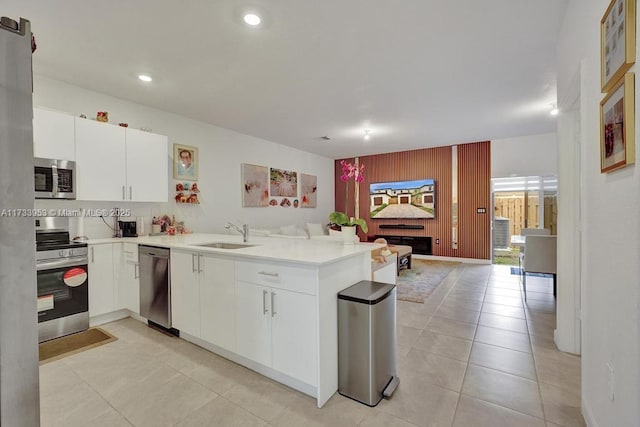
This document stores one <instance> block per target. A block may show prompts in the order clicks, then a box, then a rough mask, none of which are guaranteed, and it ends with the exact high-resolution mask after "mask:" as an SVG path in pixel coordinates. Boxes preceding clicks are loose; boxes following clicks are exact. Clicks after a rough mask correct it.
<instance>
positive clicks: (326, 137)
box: [320, 135, 331, 141]
mask: <svg viewBox="0 0 640 427" xmlns="http://www.w3.org/2000/svg"><path fill="white" fill-rule="evenodd" d="M320 139H322V140H324V141H331V137H330V136H327V135H325V136H321V137H320Z"/></svg>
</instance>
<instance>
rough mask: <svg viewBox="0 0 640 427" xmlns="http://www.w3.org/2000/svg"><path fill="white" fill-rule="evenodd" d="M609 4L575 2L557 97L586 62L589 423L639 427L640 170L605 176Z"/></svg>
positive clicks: (604, 0)
mask: <svg viewBox="0 0 640 427" xmlns="http://www.w3.org/2000/svg"><path fill="white" fill-rule="evenodd" d="M608 4H609V0H571V2H570V3H569V6H568V8H567V10H566V12H565V18H564V23H563V28H562V31H561V34H560V39H559V45H558V52H557V57H558V98H559V99H563V98H564V97H565V96H566V95H565V94H566V93H567V92H568V91H570V90H571V87H572V82H573V80H574V76H575V75H576V74H577V73H578V71H579V70H580V66H581V61H582V85H581V86H582V88H581V93H580V101H581V105H582V108H581V118H580V121H581V123H582V143H581V146H582V147H583V155H582V182H583V191H582V193H581V197H582V199H583V206H584V207H585V209H584V212H583V219H584V224H583V241H584V248H585V250H584V253H583V259H582V263H583V266H584V267H583V271H584V274H583V277H582V279H583V282H582V307H583V309H582V318H583V322H582V331H583V334H582V340H583V342H582V345H583V346H582V402H583V413H584V415H585V419H586V420H587V423H588V424H589V425H591V426H600V427H608V426H637V425H640V413H639V410H640V409H639V406H638V402H639V401H640V391H639V383H640V376H639V375H640V373H639V372H640V370H639V363H640V355H639V325H638V305H639V298H638V297H639V293H638V287H639V278H640V274H639V273H640V271H639V266H640V263H639V262H638V259H640V253H639V252H640V251H639V250H638V249H639V245H638V242H639V237H640V222H639V221H638V208H639V206H638V205H639V203H638V202H639V200H640V178H639V176H638V171H637V166H629V167H626V168H624V169H623V170H620V171H617V172H613V173H609V174H601V173H600V154H599V148H598V147H599V135H600V129H599V127H600V126H599V105H600V100H601V99H602V97H603V95H602V94H601V93H600V20H601V18H602V15H603V14H604V12H605V10H606V8H607V6H608ZM639 28H640V27H639ZM638 47H640V44H638ZM636 57H639V56H638V53H637V52H636ZM635 68H637V67H635V66H634V68H632V70H631V71H634V70H635ZM638 83H639V82H636V105H638V102H637V99H638V89H639V87H640V85H639V84H638ZM637 114H638V112H636V117H637ZM636 122H637V120H636ZM639 129H640V127H638V126H636V135H635V139H636V141H637V142H636V144H638V143H639V142H640V140H639V139H638V130H639ZM564 143H566V141H563V140H561V141H560V144H564ZM570 151H571V150H564V151H562V150H561V157H560V158H559V162H560V164H561V165H562V164H563V163H564V160H565V158H564V156H565V155H570V154H562V153H563V152H564V153H569V152H570ZM567 160H569V159H567ZM607 363H610V364H611V365H612V366H613V368H614V371H615V381H614V384H615V390H614V391H615V398H614V400H613V401H611V400H610V399H609V392H608V390H609V386H608V375H607V368H606V364H607Z"/></svg>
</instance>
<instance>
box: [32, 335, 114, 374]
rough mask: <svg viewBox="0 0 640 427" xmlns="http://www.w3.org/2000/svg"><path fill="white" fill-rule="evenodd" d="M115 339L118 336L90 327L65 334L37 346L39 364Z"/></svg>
mask: <svg viewBox="0 0 640 427" xmlns="http://www.w3.org/2000/svg"><path fill="white" fill-rule="evenodd" d="M117 339H118V338H116V337H114V336H113V335H111V334H110V333H108V332H105V331H104V330H102V329H100V328H91V329H89V330H86V331H83V332H78V333H76V334H72V335H67V336H66V337H60V338H56V339H54V340H51V341H46V342H43V343H42V344H40V345H39V346H38V347H39V353H40V364H41V365H42V364H45V363H48V362H52V361H54V360H58V359H61V358H63V357H66V356H70V355H72V354H76V353H80V352H81V351H85V350H89V349H91V348H94V347H98V346H100V345H103V344H107V343H110V342H112V341H115V340H117Z"/></svg>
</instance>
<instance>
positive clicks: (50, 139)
mask: <svg viewBox="0 0 640 427" xmlns="http://www.w3.org/2000/svg"><path fill="white" fill-rule="evenodd" d="M74 128H75V125H74V118H73V116H71V115H69V114H64V113H59V112H57V111H51V110H45V109H42V108H34V109H33V156H34V157H43V158H45V159H58V160H75V159H76V148H75V135H74Z"/></svg>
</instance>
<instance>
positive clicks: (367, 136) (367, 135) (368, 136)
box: [364, 129, 371, 141]
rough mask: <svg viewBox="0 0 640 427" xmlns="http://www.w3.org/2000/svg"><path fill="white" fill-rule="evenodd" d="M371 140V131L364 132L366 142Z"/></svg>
mask: <svg viewBox="0 0 640 427" xmlns="http://www.w3.org/2000/svg"><path fill="white" fill-rule="evenodd" d="M369 138H371V136H370V135H369V129H366V130H365V131H364V140H365V141H368V140H369Z"/></svg>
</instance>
